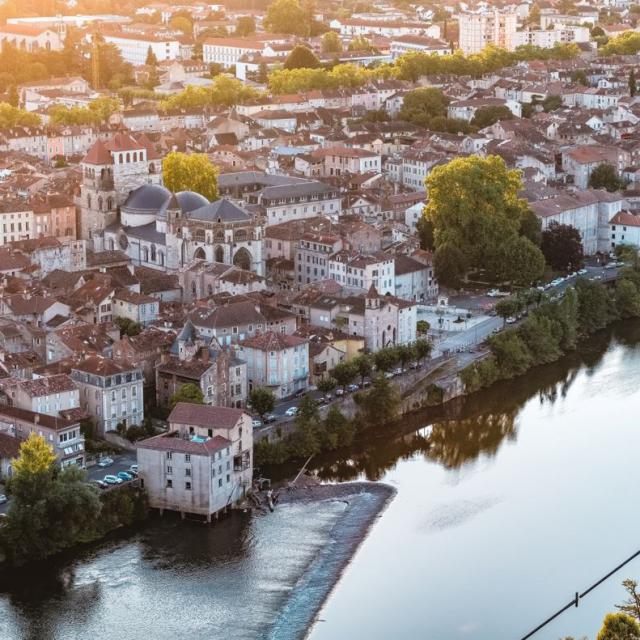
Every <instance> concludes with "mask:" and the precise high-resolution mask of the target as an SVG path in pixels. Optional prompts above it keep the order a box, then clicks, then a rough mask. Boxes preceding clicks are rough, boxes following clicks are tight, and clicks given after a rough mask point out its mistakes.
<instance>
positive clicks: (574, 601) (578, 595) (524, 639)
mask: <svg viewBox="0 0 640 640" xmlns="http://www.w3.org/2000/svg"><path fill="white" fill-rule="evenodd" d="M638 556H640V550H638V551H636V552H635V553H634V554H633V555H632V556H629V557H628V558H627V559H626V560H625V561H624V562H621V563H620V564H619V565H618V566H617V567H616V568H615V569H612V570H611V571H609V573H607V575H605V576H603V577H602V578H600V580H598V581H597V582H594V583H593V584H592V585H591V586H590V587H589V588H588V589H585V590H584V591H583V592H582V593H578V592H577V591H576V594H575V596H574V597H573V599H572V600H571V601H570V602H568V603H567V604H566V605H564V607H562V609H559V610H558V611H556V612H555V613H554V614H553V615H552V616H550V617H549V618H547V619H546V620H545V621H544V622H543V623H542V624H539V625H538V626H537V627H536V628H535V629H533V631H529V633H527V635H526V636H522V638H521V640H527V638H530V637H531V636H533V635H534V634H536V633H538V631H540V629H542V628H543V627H546V626H547V625H548V624H549V623H550V622H552V621H553V620H555V619H556V618H557V617H558V616H559V615H561V614H563V613H564V612H565V611H566V610H567V609H571V607H577V606H578V604H579V602H580V599H581V598H584V597H585V596H586V595H587V594H588V593H591V591H593V590H594V589H595V588H596V587H598V586H600V585H601V584H602V583H603V582H604V581H605V580H608V579H609V578H610V577H611V576H612V575H613V574H614V573H616V571H619V570H620V569H622V567H624V566H625V565H626V564H629V562H631V561H632V560H633V559H635V558H637V557H638Z"/></svg>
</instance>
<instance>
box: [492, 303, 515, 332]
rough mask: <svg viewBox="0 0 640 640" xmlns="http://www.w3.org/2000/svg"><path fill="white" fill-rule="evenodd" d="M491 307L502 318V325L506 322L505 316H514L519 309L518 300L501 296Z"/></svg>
mask: <svg viewBox="0 0 640 640" xmlns="http://www.w3.org/2000/svg"><path fill="white" fill-rule="evenodd" d="M493 309H494V311H495V312H496V313H497V314H498V315H499V316H500V317H501V318H502V321H503V322H502V326H503V327H504V326H506V324H507V318H510V317H513V316H515V315H516V314H517V313H518V311H520V302H519V301H518V300H517V298H514V297H509V298H502V300H499V301H498V302H497V303H496V305H495V307H494V308H493Z"/></svg>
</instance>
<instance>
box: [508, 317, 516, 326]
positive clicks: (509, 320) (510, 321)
mask: <svg viewBox="0 0 640 640" xmlns="http://www.w3.org/2000/svg"><path fill="white" fill-rule="evenodd" d="M515 321H516V319H515V318H514V317H513V316H509V317H508V318H507V324H513V323H514V322H515Z"/></svg>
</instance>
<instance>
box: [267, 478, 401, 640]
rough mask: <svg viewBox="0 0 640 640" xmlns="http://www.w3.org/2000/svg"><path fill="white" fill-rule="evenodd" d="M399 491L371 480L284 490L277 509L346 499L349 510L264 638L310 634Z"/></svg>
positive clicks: (295, 639)
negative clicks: (373, 527) (358, 551)
mask: <svg viewBox="0 0 640 640" xmlns="http://www.w3.org/2000/svg"><path fill="white" fill-rule="evenodd" d="M395 494H396V490H395V489H394V488H393V487H391V486H389V485H386V484H379V483H370V482H352V483H344V484H330V485H320V484H316V485H307V486H303V487H299V488H295V489H293V490H292V491H289V492H286V493H285V494H283V496H282V497H281V500H280V501H279V503H278V507H277V509H286V508H288V506H290V505H294V504H304V505H309V506H311V505H314V504H318V503H321V502H326V501H340V502H343V503H344V504H345V505H346V508H345V511H344V512H343V513H342V515H341V516H340V517H339V518H338V520H337V522H336V523H335V525H334V526H333V528H332V529H331V531H330V532H329V537H328V539H327V540H326V542H325V544H324V545H323V546H322V547H320V549H319V550H318V553H317V555H316V556H315V558H314V559H313V560H312V562H311V563H310V564H309V566H308V567H307V569H306V570H305V571H304V573H303V574H302V575H301V576H300V578H299V579H298V581H297V583H296V585H295V586H294V588H293V589H292V592H291V594H290V596H289V598H288V599H287V602H286V603H285V605H284V607H283V608H282V610H281V611H280V613H279V615H278V617H277V619H276V621H275V622H274V623H273V625H272V626H271V628H270V629H269V631H268V633H267V634H266V636H265V637H266V638H268V639H269V640H298V639H301V638H305V637H307V635H308V633H310V631H311V628H312V627H313V625H314V624H315V618H316V615H317V613H318V611H320V609H321V608H322V607H323V605H324V603H325V602H326V600H327V598H328V597H329V595H330V594H331V592H332V591H333V590H334V588H335V586H336V585H337V583H338V581H339V580H340V577H341V576H342V574H343V572H344V570H345V569H346V568H347V566H348V565H349V563H350V562H351V560H352V558H353V556H354V555H355V553H356V551H357V550H358V547H359V546H360V545H361V544H362V542H363V541H364V540H365V538H366V537H367V534H368V533H369V530H370V529H371V527H372V526H373V524H374V522H375V521H376V520H377V519H378V518H379V517H381V515H382V512H383V511H384V510H385V509H386V507H387V506H388V504H389V503H390V501H391V500H392V499H393V497H394V496H395Z"/></svg>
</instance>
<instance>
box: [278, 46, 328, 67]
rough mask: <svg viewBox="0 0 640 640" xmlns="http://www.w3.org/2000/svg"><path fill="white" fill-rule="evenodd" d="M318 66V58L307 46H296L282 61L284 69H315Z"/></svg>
mask: <svg viewBox="0 0 640 640" xmlns="http://www.w3.org/2000/svg"><path fill="white" fill-rule="evenodd" d="M319 66H320V60H318V57H317V56H316V54H315V53H313V51H311V49H309V47H305V46H303V45H298V46H296V47H295V48H294V49H293V51H292V52H291V53H290V54H289V55H288V56H287V59H286V60H285V61H284V68H285V69H316V68H317V67H319Z"/></svg>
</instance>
